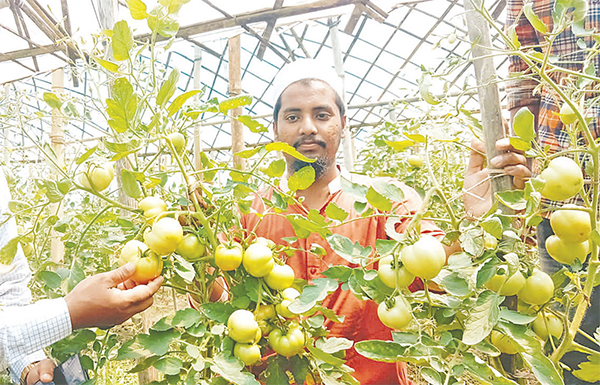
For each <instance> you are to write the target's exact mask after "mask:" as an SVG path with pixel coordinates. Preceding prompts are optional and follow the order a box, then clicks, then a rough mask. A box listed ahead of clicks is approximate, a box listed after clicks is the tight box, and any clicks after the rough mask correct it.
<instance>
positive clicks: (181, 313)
mask: <svg viewBox="0 0 600 385" xmlns="http://www.w3.org/2000/svg"><path fill="white" fill-rule="evenodd" d="M200 320H201V317H200V312H199V311H198V310H196V309H191V308H190V309H183V310H178V311H177V313H175V316H174V317H173V321H172V322H171V324H172V325H173V326H182V327H184V328H186V329H187V328H189V327H190V326H192V325H195V324H197V323H198V322H200Z"/></svg>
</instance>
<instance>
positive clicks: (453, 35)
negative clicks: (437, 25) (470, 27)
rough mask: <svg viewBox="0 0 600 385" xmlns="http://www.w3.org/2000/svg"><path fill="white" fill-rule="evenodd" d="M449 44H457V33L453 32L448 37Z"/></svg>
mask: <svg viewBox="0 0 600 385" xmlns="http://www.w3.org/2000/svg"><path fill="white" fill-rule="evenodd" d="M448 43H450V44H454V43H456V32H452V33H451V34H450V35H448Z"/></svg>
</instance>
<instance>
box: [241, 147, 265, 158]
mask: <svg viewBox="0 0 600 385" xmlns="http://www.w3.org/2000/svg"><path fill="white" fill-rule="evenodd" d="M259 151H260V147H256V148H249V149H247V150H242V151H238V152H236V153H235V156H239V157H240V158H244V159H248V158H252V157H253V156H254V155H256V154H257V153H258V152H259Z"/></svg>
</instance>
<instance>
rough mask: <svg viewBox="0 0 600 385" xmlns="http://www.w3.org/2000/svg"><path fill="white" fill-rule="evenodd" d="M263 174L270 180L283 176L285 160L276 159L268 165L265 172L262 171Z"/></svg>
mask: <svg viewBox="0 0 600 385" xmlns="http://www.w3.org/2000/svg"><path fill="white" fill-rule="evenodd" d="M263 172H264V173H265V174H267V175H268V176H270V177H271V178H277V177H280V176H282V175H283V173H284V172H285V160H283V159H277V160H274V161H272V162H271V164H269V167H267V168H266V169H265V170H263Z"/></svg>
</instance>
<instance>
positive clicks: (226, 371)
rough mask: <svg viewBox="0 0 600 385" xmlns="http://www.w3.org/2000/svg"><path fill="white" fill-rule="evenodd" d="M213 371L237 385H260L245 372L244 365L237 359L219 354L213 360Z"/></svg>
mask: <svg viewBox="0 0 600 385" xmlns="http://www.w3.org/2000/svg"><path fill="white" fill-rule="evenodd" d="M213 362H214V364H213V365H212V366H211V367H210V368H211V370H212V371H213V372H215V373H217V374H220V375H221V376H223V378H225V379H226V380H227V381H230V382H233V383H234V384H236V385H260V382H258V381H256V378H254V375H253V374H252V373H249V372H246V371H244V365H243V364H242V363H241V362H240V360H238V359H237V358H236V357H231V356H230V357H225V356H224V355H222V354H218V355H216V356H215V357H214V358H213Z"/></svg>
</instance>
